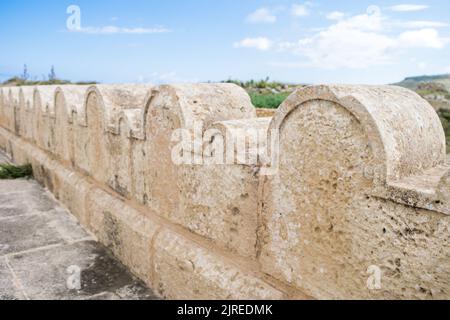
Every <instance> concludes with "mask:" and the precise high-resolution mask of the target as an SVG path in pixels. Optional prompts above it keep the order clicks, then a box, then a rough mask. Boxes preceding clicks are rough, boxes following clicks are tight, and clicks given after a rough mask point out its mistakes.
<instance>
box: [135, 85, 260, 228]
mask: <svg viewBox="0 0 450 320" xmlns="http://www.w3.org/2000/svg"><path fill="white" fill-rule="evenodd" d="M148 99H149V100H148V103H147V105H146V109H145V118H144V119H145V125H144V127H145V136H146V140H145V141H144V143H143V146H142V145H139V144H138V145H137V146H136V148H135V149H134V150H133V162H134V164H135V167H134V176H135V177H136V180H135V182H134V185H135V186H134V190H135V196H136V199H137V201H139V202H141V203H144V204H146V205H147V206H149V207H150V208H152V209H153V210H154V211H156V212H158V213H160V214H161V215H163V216H165V217H166V218H168V219H169V220H171V221H173V222H175V223H177V224H183V222H184V221H185V219H184V216H185V215H187V212H186V211H185V204H186V201H189V200H188V198H185V199H184V197H185V195H184V194H185V191H186V189H184V188H190V187H192V186H189V187H188V186H187V185H186V183H187V181H186V179H187V178H188V177H187V175H189V172H187V171H189V167H191V166H192V165H177V164H175V163H174V161H173V159H172V151H173V148H174V147H175V146H176V144H177V142H176V141H172V140H173V139H172V138H173V134H174V133H175V131H176V130H179V129H182V130H184V132H187V134H188V135H194V133H195V132H197V133H198V134H200V136H201V135H202V133H203V132H204V130H205V129H206V128H208V127H209V126H210V125H211V124H213V123H215V122H217V121H223V120H230V119H245V118H251V117H256V114H255V110H254V107H253V106H252V104H251V102H250V98H249V97H248V95H247V94H246V93H245V91H244V90H242V89H241V88H239V87H237V86H235V85H229V84H195V85H194V84H193V85H163V86H159V87H157V88H155V89H154V91H153V92H152V93H151V94H149V98H148ZM201 214H209V209H208V211H207V212H202V213H201Z"/></svg>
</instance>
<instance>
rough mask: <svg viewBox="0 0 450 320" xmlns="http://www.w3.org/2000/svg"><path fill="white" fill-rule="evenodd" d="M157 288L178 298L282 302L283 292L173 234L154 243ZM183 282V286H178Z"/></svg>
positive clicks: (160, 235) (163, 233)
mask: <svg viewBox="0 0 450 320" xmlns="http://www.w3.org/2000/svg"><path fill="white" fill-rule="evenodd" d="M154 259H155V263H154V267H155V277H156V279H155V288H156V290H157V291H158V293H159V294H160V295H162V296H167V297H170V298H175V299H197V300H201V299H229V300H237V299H250V300H252V299H281V298H282V297H283V295H282V293H281V292H279V291H278V290H275V289H274V288H272V287H270V286H269V285H267V284H265V283H264V282H263V281H261V280H258V279H257V278H255V277H252V276H248V275H245V274H244V273H242V272H239V270H238V269H237V268H236V267H233V265H232V264H229V263H228V264H227V263H225V261H223V260H222V259H219V258H218V257H216V256H215V255H213V254H211V253H210V252H208V251H207V250H205V249H204V248H201V247H199V246H197V245H196V244H195V243H193V242H189V241H186V240H184V239H183V238H181V237H179V236H177V235H176V234H175V233H172V232H168V231H165V232H161V234H159V235H158V237H157V239H156V240H155V256H154ZM180 283H184V286H179V284H180Z"/></svg>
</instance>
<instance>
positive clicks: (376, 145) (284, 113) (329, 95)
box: [268, 86, 387, 184]
mask: <svg viewBox="0 0 450 320" xmlns="http://www.w3.org/2000/svg"><path fill="white" fill-rule="evenodd" d="M312 101H328V102H332V103H336V104H338V105H340V106H341V107H342V108H344V109H346V110H348V111H349V112H350V113H351V114H352V115H353V116H354V117H355V118H356V119H358V121H359V122H361V123H362V125H363V127H364V128H365V130H366V134H367V136H368V138H369V140H370V141H371V148H372V150H373V153H374V154H375V155H376V167H377V168H376V170H374V173H376V177H377V178H378V179H377V180H378V181H380V183H382V184H384V183H385V182H386V177H387V174H386V173H387V165H386V163H387V155H386V150H385V148H384V144H383V141H382V139H381V135H380V132H379V130H378V127H377V126H376V123H375V120H374V119H373V117H372V115H371V114H370V113H369V112H368V110H367V109H366V108H365V107H364V106H363V105H362V103H361V102H360V101H358V100H357V99H356V98H355V97H352V96H344V97H338V96H337V95H336V94H335V93H334V92H333V91H332V90H331V89H330V87H329V86H319V87H315V86H311V87H306V88H304V89H301V90H297V91H296V92H294V93H293V94H292V95H291V96H289V97H288V98H287V99H286V100H285V101H284V102H283V103H282V105H281V106H280V107H279V109H278V110H277V112H276V113H275V116H274V117H273V118H272V122H271V124H270V126H269V132H268V134H269V137H270V135H271V133H272V132H274V131H275V132H279V131H280V130H281V129H282V127H283V124H284V123H285V121H286V119H287V118H288V117H289V115H290V114H291V113H292V112H294V111H295V110H296V109H297V108H301V107H302V105H305V104H307V103H308V102H312ZM280 156H282V155H280Z"/></svg>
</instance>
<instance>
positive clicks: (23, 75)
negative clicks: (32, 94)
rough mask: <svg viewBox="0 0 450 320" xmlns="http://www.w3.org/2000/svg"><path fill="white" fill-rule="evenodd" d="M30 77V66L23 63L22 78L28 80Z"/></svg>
mask: <svg viewBox="0 0 450 320" xmlns="http://www.w3.org/2000/svg"><path fill="white" fill-rule="evenodd" d="M29 77H30V75H29V74H28V67H27V65H26V64H24V65H23V73H22V76H21V79H22V80H23V81H27V80H28V78H29Z"/></svg>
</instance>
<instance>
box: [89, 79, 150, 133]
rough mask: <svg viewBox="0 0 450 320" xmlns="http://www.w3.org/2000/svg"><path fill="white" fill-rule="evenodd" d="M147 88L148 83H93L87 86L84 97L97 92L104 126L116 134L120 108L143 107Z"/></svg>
mask: <svg viewBox="0 0 450 320" xmlns="http://www.w3.org/2000/svg"><path fill="white" fill-rule="evenodd" d="M149 88H150V86H149V85H94V86H91V87H89V88H88V90H87V93H86V99H87V97H88V95H89V94H90V93H92V92H96V93H97V96H98V97H99V98H100V100H101V105H102V108H103V110H104V127H105V129H106V130H107V131H109V132H111V133H116V134H117V132H118V124H119V122H118V120H119V117H120V114H121V112H122V110H126V109H139V108H143V105H144V103H145V97H146V94H147V92H148V90H149ZM85 104H86V101H85Z"/></svg>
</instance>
